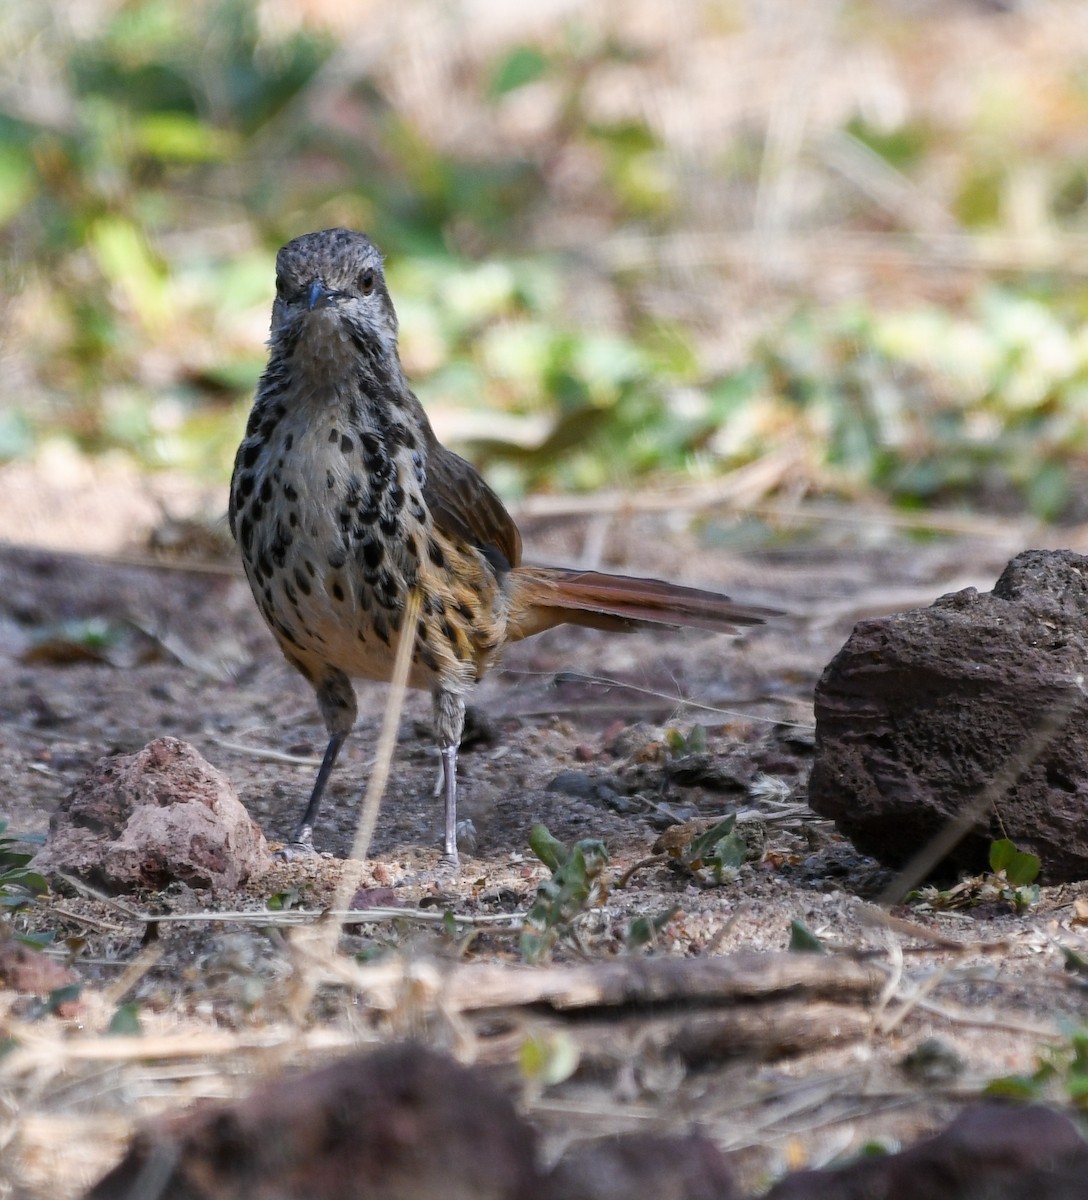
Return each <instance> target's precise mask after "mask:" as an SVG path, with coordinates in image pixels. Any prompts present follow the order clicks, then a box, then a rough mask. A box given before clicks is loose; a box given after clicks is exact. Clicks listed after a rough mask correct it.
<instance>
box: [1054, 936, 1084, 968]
mask: <svg viewBox="0 0 1088 1200" xmlns="http://www.w3.org/2000/svg"><path fill="white" fill-rule="evenodd" d="M1058 949H1059V950H1060V951H1061V955H1062V958H1063V959H1065V969H1066V970H1067V971H1073V972H1074V973H1076V974H1077V975H1088V958H1085V957H1084V955H1083V954H1078V953H1077V951H1076V950H1074V949H1073V948H1072V947H1071V946H1063V945H1062V944H1061V943H1060V942H1059V943H1058Z"/></svg>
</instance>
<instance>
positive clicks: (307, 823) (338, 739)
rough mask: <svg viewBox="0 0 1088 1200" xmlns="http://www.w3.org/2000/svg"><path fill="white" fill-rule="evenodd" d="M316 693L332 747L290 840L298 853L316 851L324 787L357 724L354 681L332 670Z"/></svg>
mask: <svg viewBox="0 0 1088 1200" xmlns="http://www.w3.org/2000/svg"><path fill="white" fill-rule="evenodd" d="M316 689H317V704H318V707H319V708H320V709H321V715H322V717H324V719H325V726H326V728H327V729H328V731H329V744H328V745H327V746H326V747H325V757H324V758H323V759H322V760H321V766H320V767H319V768H318V772H317V778H316V779H315V780H314V789H313V791H312V792H311V793H310V802H309V803H308V804H307V805H306V811H305V812H304V813H303V814H302V820H301V821H299V823H298V827H297V828H296V829H295V833H294V836H293V837H292V838H291V842H290V846H289V849H290V850H293V851H294V852H296V853H298V852H299V851H301V852H303V853H312V851H313V848H314V825H315V824H316V823H317V812H318V809H319V808H320V807H321V798H322V796H323V795H324V794H325V785H326V784H327V783H328V782H329V776H330V775H331V774H332V769H333V767H334V766H335V765H336V756H337V755H338V754H339V753H340V747H341V746H342V745H343V744H344V739H345V738H346V737H347V736H348V734H349V733H350V732H351V727H352V726H353V725H354V724H355V715H356V711H357V710H356V704H355V689H354V688H353V687H352V686H351V680H350V679H349V678H348V677H347V676H346V675H345V674H344V672H343V671H341V670H339V669H337V668H336V667H331V668H329V669H328V670H327V671H326V672H325V674H324V675H323V676H322V677H321V678H320V679H319V680H318V682H317V684H316Z"/></svg>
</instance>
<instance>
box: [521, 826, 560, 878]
mask: <svg viewBox="0 0 1088 1200" xmlns="http://www.w3.org/2000/svg"><path fill="white" fill-rule="evenodd" d="M529 849H530V850H532V852H533V853H534V854H535V855H536V856H537V858H539V859H540V861H541V862H542V863H543V864H544V865H545V866H546V867H547V868H548V870H549V871H555V870H557V869H558V868H559V864H560V863H561V862H563V861H564V860H565V859H566V858H567V857H568V854H569V851H568V850H567V848H566V846H564V845H563V843H562V842H561V841H560V840H559V839H558V838H556V837H552V834H551V831H550V830H549V829H548V827H547V825H534V826H533V828H532V830H531V831H530V833H529Z"/></svg>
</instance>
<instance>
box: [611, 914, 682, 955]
mask: <svg viewBox="0 0 1088 1200" xmlns="http://www.w3.org/2000/svg"><path fill="white" fill-rule="evenodd" d="M679 911H680V908H679V906H678V905H676V904H674V905H672V906H671V907H669V908H666V909H665V911H664V912H660V913H656V914H654V915H652V916H642V917H632V918H631V921H630V923H629V924H628V926H627V936H626V938H625V939H624V941H625V944H626V946H627V949H628V950H637V949H638V948H639V947H640V946H652V945H654V944H655V943H656V942H657V935H658V934H659V933H660V932H661V931H662V930H663V929H664V928H665V926H666V925H668V923H669V922H670V921H671V920H672V919H673V917H675V916H676V914H677V913H678V912H679Z"/></svg>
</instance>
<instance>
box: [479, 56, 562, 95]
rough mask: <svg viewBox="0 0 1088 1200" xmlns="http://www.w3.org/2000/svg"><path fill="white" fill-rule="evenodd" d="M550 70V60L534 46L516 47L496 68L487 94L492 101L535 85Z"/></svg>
mask: <svg viewBox="0 0 1088 1200" xmlns="http://www.w3.org/2000/svg"><path fill="white" fill-rule="evenodd" d="M547 69H548V60H547V59H546V58H545V57H544V55H543V54H541V52H540V51H539V50H537V49H536V48H535V47H533V46H515V47H514V49H513V50H511V51H510V53H509V54H507V55H506V57H505V58H504V59H502V61H501V62H500V63H499V64H498V66H497V67H496V68H495V71H494V73H493V74H492V76H491V81H490V83H489V84H488V88H487V94H488V95H489V96H490V97H491V99H492V100H497V99H498V98H499V97H500V96H505V95H506V94H507V93H508V92H513V91H516V90H517V89H518V88H520V87H524V86H525V85H526V84H527V83H533V82H534V81H535V80H537V79H539V78H540V77H541V75H543V74H544V72H545V71H546V70H547Z"/></svg>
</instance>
